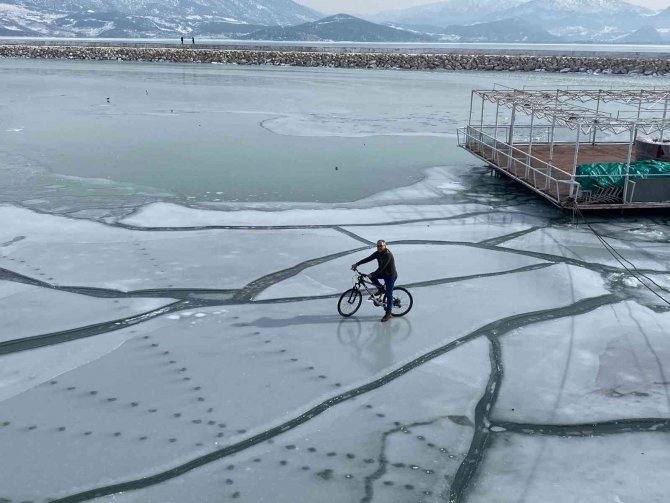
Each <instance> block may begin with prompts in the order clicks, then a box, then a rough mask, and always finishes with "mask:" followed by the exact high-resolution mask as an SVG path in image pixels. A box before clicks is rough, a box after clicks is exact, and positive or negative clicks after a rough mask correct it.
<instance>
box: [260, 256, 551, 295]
mask: <svg viewBox="0 0 670 503" xmlns="http://www.w3.org/2000/svg"><path fill="white" fill-rule="evenodd" d="M389 250H392V252H393V256H394V258H395V262H396V269H397V270H398V285H407V284H411V283H419V282H424V281H430V280H436V279H446V278H454V277H460V276H473V275H478V274H490V273H495V272H501V271H511V270H513V269H520V268H522V267H527V266H531V265H536V264H542V263H546V262H545V261H543V260H538V259H535V258H532V257H525V256H523V255H517V254H513V253H504V252H503V253H501V252H495V251H490V250H485V249H479V248H474V247H465V246H444V245H439V244H425V245H393V244H392V243H389ZM373 251H374V250H373V249H372V248H370V249H368V250H365V251H361V252H358V253H357V254H355V255H347V256H346V257H343V258H339V259H336V260H332V261H329V262H326V263H324V264H321V265H318V266H315V267H311V268H309V269H306V270H305V271H303V272H301V273H299V274H298V275H296V276H294V277H292V278H289V279H287V280H285V281H282V282H281V283H276V284H274V285H273V286H271V287H270V288H268V289H267V290H265V291H263V292H262V293H261V294H260V295H258V296H257V299H258V300H261V299H272V298H283V297H306V296H310V295H332V294H334V293H337V292H343V291H344V290H346V289H347V288H350V287H351V285H352V275H354V276H355V274H354V273H352V272H351V271H350V270H349V269H350V266H351V264H353V263H354V262H357V261H359V260H362V259H363V258H365V257H367V256H368V255H370V253H372V252H373ZM376 268H377V261H376V260H373V261H372V262H369V263H367V264H363V265H362V266H360V270H361V271H364V272H368V273H369V272H372V271H374V270H375V269H376Z"/></svg>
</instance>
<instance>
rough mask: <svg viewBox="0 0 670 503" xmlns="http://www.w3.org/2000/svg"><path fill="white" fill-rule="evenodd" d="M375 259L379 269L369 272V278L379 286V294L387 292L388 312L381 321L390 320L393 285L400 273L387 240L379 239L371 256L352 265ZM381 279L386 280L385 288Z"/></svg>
mask: <svg viewBox="0 0 670 503" xmlns="http://www.w3.org/2000/svg"><path fill="white" fill-rule="evenodd" d="M374 259H377V270H376V271H374V272H373V273H371V274H368V278H370V280H371V281H372V283H373V284H374V285H375V286H376V287H377V294H378V295H381V294H382V293H386V308H385V310H386V314H385V315H384V317H383V318H382V319H381V321H388V320H390V319H391V306H392V305H393V286H394V285H395V282H396V280H397V279H398V273H397V271H396V269H395V259H394V258H393V253H391V250H389V249H388V248H386V241H384V240H383V239H380V240H379V241H377V251H376V252H374V253H373V254H372V255H370V256H369V257H366V258H364V259H363V260H359V261H358V262H356V263H355V264H354V265H352V266H351V269H356V268H357V267H358V266H359V265H361V264H367V263H368V262H372V261H373V260H374ZM380 279H383V280H384V287H385V288H384V287H382V284H381V283H380V282H379V280H380Z"/></svg>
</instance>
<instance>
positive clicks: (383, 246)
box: [377, 239, 386, 251]
mask: <svg viewBox="0 0 670 503" xmlns="http://www.w3.org/2000/svg"><path fill="white" fill-rule="evenodd" d="M384 250H386V241H384V240H383V239H380V240H379V241H377V251H384Z"/></svg>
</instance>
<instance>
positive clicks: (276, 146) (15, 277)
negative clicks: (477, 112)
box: [0, 60, 670, 503]
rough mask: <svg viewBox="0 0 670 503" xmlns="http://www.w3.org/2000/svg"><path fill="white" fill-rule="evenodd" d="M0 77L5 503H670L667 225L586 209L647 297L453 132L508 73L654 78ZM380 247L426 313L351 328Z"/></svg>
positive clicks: (0, 398) (268, 72) (271, 71)
mask: <svg viewBox="0 0 670 503" xmlns="http://www.w3.org/2000/svg"><path fill="white" fill-rule="evenodd" d="M0 78H2V82H3V93H2V94H1V95H0V111H1V113H0V175H1V176H2V178H1V179H0V222H2V225H0V452H3V453H5V455H4V456H2V457H0V473H1V474H3V476H2V483H0V502H12V503H14V502H22V501H23V502H26V501H31V502H46V501H62V502H75V501H98V502H112V501H113V502H123V503H126V502H128V503H131V502H161V503H162V502H175V503H176V502H180V503H181V502H209V501H241V502H250V503H256V502H273V503H274V502H291V503H293V502H319V503H321V502H325V503H331V502H332V503H339V502H342V503H349V502H352V501H356V502H373V501H375V502H380V503H388V502H399V503H400V502H403V503H404V502H408V501H416V502H468V503H470V502H491V501H496V502H509V503H512V502H521V501H523V502H555V503H564V502H566V501H588V502H589V503H591V502H597V503H600V502H602V503H605V502H608V503H609V502H637V501H639V502H645V503H646V502H662V501H666V500H667V497H666V495H667V493H668V491H669V490H670V482H668V481H667V479H666V476H665V474H664V471H663V470H662V469H661V468H659V467H662V466H665V465H666V464H667V463H668V462H670V454H669V452H670V449H669V448H670V436H669V434H670V389H669V387H668V386H669V383H670V378H669V377H668V375H669V373H670V368H669V365H670V364H669V363H668V362H669V361H670V338H669V337H668V336H669V335H670V333H669V332H670V331H669V329H668V327H669V326H670V310H669V309H668V307H669V304H668V301H670V292H669V288H670V248H669V247H668V243H669V242H670V230H669V229H668V218H667V215H663V214H655V215H646V216H635V217H633V216H631V217H625V218H622V217H615V218H610V219H606V218H603V217H590V220H591V222H592V225H593V227H594V228H595V229H596V230H597V231H598V232H599V233H600V234H602V236H604V237H605V239H606V240H607V241H608V242H609V243H610V244H611V245H612V246H613V247H614V248H615V249H616V250H617V251H618V252H619V253H620V254H621V255H622V256H623V257H624V258H625V259H626V260H628V261H630V263H632V264H634V265H635V266H636V267H637V268H638V271H639V273H641V274H644V275H645V277H641V279H642V280H643V281H645V282H646V284H647V285H648V286H649V287H650V289H647V288H645V287H643V286H642V284H641V283H640V281H639V280H638V279H636V278H635V277H634V275H632V274H631V273H630V271H628V270H627V269H626V268H625V267H624V266H623V265H622V264H621V263H620V262H619V261H618V260H617V259H616V258H615V257H614V256H613V255H611V254H610V253H608V252H607V251H606V250H605V248H604V247H603V246H602V244H601V243H600V241H599V240H598V239H597V237H596V236H595V235H594V234H593V233H592V232H591V231H590V230H589V228H588V227H587V226H586V225H584V224H583V223H580V222H576V223H575V222H573V220H572V218H571V215H565V214H561V213H559V212H558V211H557V210H555V209H554V208H552V207H549V206H547V205H546V204H545V203H544V202H542V201H540V200H538V199H536V198H534V197H533V196H532V195H530V194H529V193H527V192H526V191H524V190H521V189H520V188H518V187H516V186H514V185H511V184H510V183H508V182H506V181H504V180H500V179H496V178H493V177H490V176H488V173H487V171H486V169H484V167H482V166H480V165H479V164H478V163H477V161H476V160H474V159H472V158H470V157H467V156H466V155H465V153H463V152H461V151H460V150H459V149H458V148H457V147H456V145H455V144H456V138H455V128H456V126H457V125H460V124H463V123H465V122H467V115H468V107H469V96H470V90H471V89H472V88H473V87H474V88H490V87H492V86H493V84H494V81H493V80H492V79H493V78H495V82H497V83H499V84H504V85H509V86H523V85H533V86H545V87H550V88H551V87H555V86H558V85H589V86H592V87H611V86H617V87H619V86H630V87H638V88H639V87H640V86H652V85H664V84H666V82H665V79H661V78H659V79H654V78H642V77H637V78H633V77H625V78H618V77H613V76H609V77H608V76H587V75H571V76H565V75H548V74H540V73H532V74H510V73H507V74H500V73H496V74H495V75H494V74H490V73H489V74H485V73H427V72H426V73H422V72H414V73H410V72H400V71H396V72H391V71H361V70H357V71H347V70H333V69H297V68H246V67H245V68H243V67H230V66H221V65H211V66H209V65H207V66H205V65H160V64H128V63H125V64H121V63H103V62H75V61H27V60H16V61H14V60H0ZM107 98H109V102H108V101H107ZM336 167H337V169H335V168H336ZM380 238H383V239H386V240H387V241H388V243H389V248H390V249H391V250H392V251H393V253H394V255H395V257H396V262H397V266H398V272H399V280H398V283H399V284H400V285H404V286H406V287H407V288H409V289H410V290H411V292H412V294H413V296H414V302H415V304H414V307H413V309H412V311H411V312H410V313H409V314H408V315H407V316H405V317H403V318H394V319H392V320H390V321H389V322H387V323H383V324H382V323H380V322H379V318H380V317H381V315H382V312H381V311H380V310H379V309H378V308H376V307H374V306H373V304H372V303H369V302H364V304H363V306H362V307H361V309H360V311H359V312H358V313H356V315H354V316H353V317H352V318H348V319H344V318H341V317H340V316H339V315H338V314H337V309H336V303H337V299H338V297H339V294H340V293H341V292H342V291H344V290H345V289H347V288H349V287H350V286H351V283H352V274H351V272H350V271H349V270H348V267H349V265H350V264H351V263H352V262H354V261H356V260H360V259H361V258H363V257H365V256H366V255H367V254H369V253H370V251H371V249H372V248H371V246H372V244H373V243H374V241H375V240H377V239H380ZM624 264H625V262H624ZM626 267H628V268H629V269H630V265H627V264H626ZM371 269H372V268H371V267H368V269H367V270H371ZM652 281H653V283H652Z"/></svg>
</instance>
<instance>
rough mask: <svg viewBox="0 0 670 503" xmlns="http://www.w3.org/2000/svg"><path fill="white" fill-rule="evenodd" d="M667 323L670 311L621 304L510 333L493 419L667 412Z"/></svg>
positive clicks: (561, 420)
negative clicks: (662, 312) (661, 311)
mask: <svg viewBox="0 0 670 503" xmlns="http://www.w3.org/2000/svg"><path fill="white" fill-rule="evenodd" d="M668 327H670V313H664V314H658V313H655V312H653V311H651V310H650V309H648V308H646V307H642V306H640V305H639V304H637V303H634V302H622V303H620V304H616V305H613V306H607V307H602V308H600V309H598V310H596V311H593V312H591V313H587V314H583V315H581V316H577V317H574V318H568V319H561V320H557V321H553V322H545V323H541V324H537V325H533V326H530V327H527V328H524V329H521V330H518V331H516V332H515V333H514V334H513V335H509V336H506V337H504V338H503V339H502V352H503V365H504V368H505V380H504V382H503V385H502V388H501V391H500V395H499V398H498V401H497V404H496V407H495V409H494V413H493V417H494V418H495V419H497V420H505V421H515V422H521V423H547V424H565V423H570V422H573V421H578V422H582V423H583V422H588V421H606V420H613V419H619V418H624V417H626V418H633V417H637V418H645V417H668V415H670V384H669V380H670V379H669V376H670V366H669V365H670V364H669V363H668V362H670V337H669V335H670V332H669V328H668ZM529 382H532V383H533V386H529V385H528V383H529Z"/></svg>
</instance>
